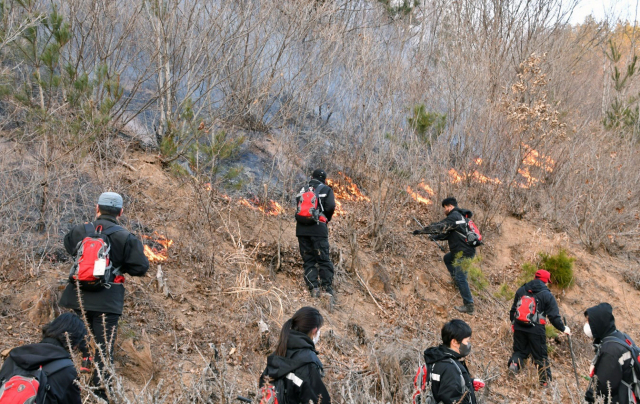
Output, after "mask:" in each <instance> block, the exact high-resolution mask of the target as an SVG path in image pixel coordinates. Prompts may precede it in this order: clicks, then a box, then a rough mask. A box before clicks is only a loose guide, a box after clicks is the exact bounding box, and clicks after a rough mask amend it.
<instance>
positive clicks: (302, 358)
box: [260, 307, 331, 404]
mask: <svg viewBox="0 0 640 404" xmlns="http://www.w3.org/2000/svg"><path fill="white" fill-rule="evenodd" d="M323 323H324V319H323V318H322V315H321V314H320V312H319V311H318V310H317V309H315V308H313V307H303V308H301V309H300V310H298V311H296V313H295V314H294V315H293V317H291V318H290V319H289V320H287V321H286V322H285V323H284V325H283V326H282V331H280V338H279V339H278V345H277V347H276V350H275V352H274V353H273V354H272V355H270V356H268V357H267V367H266V368H265V370H264V372H262V376H260V387H263V386H264V385H266V384H267V381H268V382H269V383H270V384H272V385H273V386H275V390H276V393H277V397H278V402H280V403H288V404H308V403H310V402H311V403H313V404H318V403H322V404H331V398H330V397H329V392H328V391H327V388H326V387H325V385H324V383H323V382H322V378H323V377H324V370H323V367H322V363H321V362H320V359H318V353H317V351H316V344H317V343H318V341H319V340H320V328H321V327H322V324H323Z"/></svg>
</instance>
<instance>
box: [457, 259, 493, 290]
mask: <svg viewBox="0 0 640 404" xmlns="http://www.w3.org/2000/svg"><path fill="white" fill-rule="evenodd" d="M481 261H482V258H481V257H480V256H478V255H476V256H475V257H473V258H463V257H462V252H459V253H458V254H456V259H455V260H454V261H453V265H455V266H459V267H460V268H462V270H463V271H464V272H466V273H467V277H468V279H469V282H470V283H471V284H472V285H473V286H474V287H475V288H476V289H477V290H484V289H485V288H486V287H487V286H489V282H488V281H487V278H485V276H484V273H482V270H481V269H480V266H479V264H480V262H481Z"/></svg>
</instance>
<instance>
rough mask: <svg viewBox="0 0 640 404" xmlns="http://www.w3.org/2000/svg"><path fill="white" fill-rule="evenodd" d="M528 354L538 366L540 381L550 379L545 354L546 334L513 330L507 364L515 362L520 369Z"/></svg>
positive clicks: (549, 368)
mask: <svg viewBox="0 0 640 404" xmlns="http://www.w3.org/2000/svg"><path fill="white" fill-rule="evenodd" d="M529 355H531V356H532V357H533V363H535V364H536V366H537V367H538V378H539V379H540V382H541V383H546V382H547V381H551V367H550V366H549V357H548V356H547V336H546V335H545V334H538V333H531V332H525V331H520V330H515V331H514V332H513V355H512V356H511V359H509V365H511V363H514V362H515V363H517V364H518V367H519V368H520V369H522V366H523V365H524V361H525V360H526V359H527V358H528V357H529Z"/></svg>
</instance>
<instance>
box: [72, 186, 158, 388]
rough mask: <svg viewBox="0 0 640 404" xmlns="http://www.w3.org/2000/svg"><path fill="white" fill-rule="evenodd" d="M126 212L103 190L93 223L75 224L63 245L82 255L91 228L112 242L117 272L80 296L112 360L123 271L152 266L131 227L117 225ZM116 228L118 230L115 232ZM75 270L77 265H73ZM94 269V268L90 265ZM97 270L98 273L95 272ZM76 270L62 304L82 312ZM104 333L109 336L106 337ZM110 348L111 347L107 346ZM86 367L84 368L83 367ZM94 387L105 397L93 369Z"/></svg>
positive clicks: (119, 200)
mask: <svg viewBox="0 0 640 404" xmlns="http://www.w3.org/2000/svg"><path fill="white" fill-rule="evenodd" d="M122 212H123V200H122V197H121V196H120V195H118V194H116V193H114V192H104V193H102V194H101V195H100V197H99V198H98V204H97V205H96V219H95V220H94V221H93V222H92V223H91V224H81V225H77V226H75V227H73V228H72V229H71V230H70V231H69V233H67V235H66V236H65V237H64V246H65V249H66V250H67V252H68V253H69V254H71V255H72V256H74V257H76V256H77V255H80V253H79V250H78V247H79V246H80V243H81V242H82V241H83V240H84V239H85V237H91V236H92V233H91V232H92V231H94V229H95V231H97V230H98V229H100V230H101V233H102V234H103V235H106V237H107V240H108V245H109V254H108V255H109V261H110V264H111V265H112V267H113V268H114V272H112V273H111V276H110V279H106V280H105V281H106V282H107V283H108V285H106V287H102V288H99V289H97V290H94V289H91V290H84V289H83V288H82V287H81V289H80V297H81V298H82V304H83V308H84V315H85V316H86V320H87V323H88V324H89V327H90V330H91V332H92V334H93V336H94V338H95V342H96V344H99V345H100V346H101V347H102V349H103V354H105V355H106V357H107V358H109V360H110V361H112V360H113V348H114V346H115V341H114V340H115V336H116V335H117V333H118V331H117V330H118V321H119V319H120V316H121V315H122V310H123V308H124V280H125V278H124V276H123V275H124V274H128V275H131V276H144V275H145V274H146V273H147V270H148V269H149V260H148V259H147V257H146V256H145V255H144V248H143V246H142V242H141V241H140V240H139V239H138V238H137V237H135V236H134V235H133V234H131V233H130V232H129V231H128V230H126V229H124V228H122V227H120V226H119V225H118V218H119V217H120V216H121V215H122ZM116 230H117V231H116ZM74 269H75V268H74ZM90 269H91V271H94V270H95V268H94V267H91V268H90ZM93 273H95V272H93ZM73 276H74V275H73V273H72V274H70V276H69V283H68V284H67V287H66V288H65V290H64V292H63V293H62V297H61V298H60V305H61V306H63V307H66V308H69V309H73V310H75V312H76V313H77V314H78V315H81V310H80V304H79V302H78V291H77V290H76V283H75V281H74V278H73ZM105 336H106V337H107V339H106V340H105ZM106 348H109V349H106ZM83 354H84V357H85V358H86V364H87V365H86V366H85V365H83V368H85V369H86V370H87V371H89V370H90V369H89V363H90V362H91V355H92V353H91V352H88V351H87V352H84V353H83ZM102 357H103V355H100V354H97V355H94V358H95V365H96V366H98V367H100V368H102ZM83 370H84V369H83ZM92 383H93V385H94V386H101V387H100V389H98V390H96V391H95V394H96V395H98V396H99V397H101V398H103V399H105V400H106V398H107V395H106V392H105V391H104V388H105V387H107V386H104V383H103V382H102V381H101V380H100V378H99V376H98V372H97V371H94V374H93V381H92Z"/></svg>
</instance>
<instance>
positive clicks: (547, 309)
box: [509, 279, 564, 334]
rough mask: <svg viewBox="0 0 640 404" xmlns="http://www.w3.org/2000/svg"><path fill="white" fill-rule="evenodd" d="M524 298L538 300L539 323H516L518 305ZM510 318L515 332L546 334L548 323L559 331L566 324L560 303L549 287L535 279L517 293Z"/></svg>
mask: <svg viewBox="0 0 640 404" xmlns="http://www.w3.org/2000/svg"><path fill="white" fill-rule="evenodd" d="M523 296H531V297H533V298H535V300H536V303H537V304H536V311H537V312H538V316H539V319H538V321H533V322H531V324H530V325H525V324H521V323H519V322H518V321H515V318H516V316H517V313H516V310H517V306H518V303H519V302H520V300H521V298H522V297H523ZM509 318H510V320H511V322H512V323H513V327H514V329H515V330H520V331H524V332H528V333H534V334H545V333H546V331H545V325H546V324H547V321H549V322H551V324H553V326H554V327H556V328H557V329H559V330H564V324H563V323H562V318H561V317H560V311H559V309H558V303H557V302H556V298H555V297H554V296H553V294H552V293H551V291H550V290H549V288H548V287H547V285H546V284H545V283H544V282H543V281H542V280H540V279H533V280H532V281H529V282H527V283H525V284H524V285H522V286H521V287H520V288H518V290H517V291H516V294H515V297H514V299H513V304H512V305H511V311H510V312H509Z"/></svg>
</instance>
